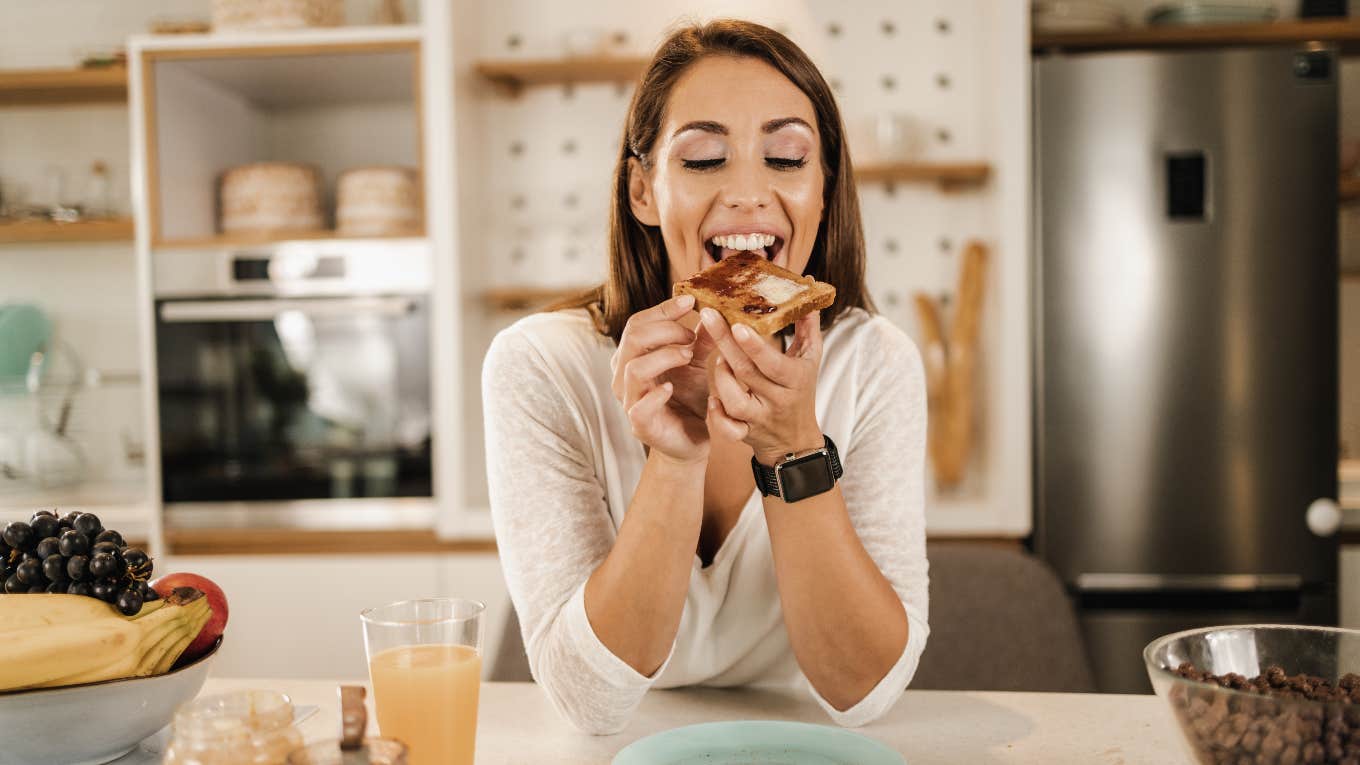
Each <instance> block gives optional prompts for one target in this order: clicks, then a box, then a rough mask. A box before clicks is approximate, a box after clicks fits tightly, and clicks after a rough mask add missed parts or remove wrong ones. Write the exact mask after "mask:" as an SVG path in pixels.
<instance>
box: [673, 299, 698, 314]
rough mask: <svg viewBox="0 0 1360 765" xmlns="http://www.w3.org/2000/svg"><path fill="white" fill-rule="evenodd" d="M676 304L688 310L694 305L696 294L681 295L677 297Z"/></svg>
mask: <svg viewBox="0 0 1360 765" xmlns="http://www.w3.org/2000/svg"><path fill="white" fill-rule="evenodd" d="M675 304H676V305H677V306H679V307H680V308H681V309H683V310H686V311H688V310H689V309H690V308H693V307H694V296H693V295H681V296H680V297H678V298H676V299H675Z"/></svg>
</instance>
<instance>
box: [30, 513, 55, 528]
mask: <svg viewBox="0 0 1360 765" xmlns="http://www.w3.org/2000/svg"><path fill="white" fill-rule="evenodd" d="M43 515H46V516H49V517H52V518H56V517H57V514H56V513H54V512H52V511H51V510H39V511H37V512H35V513H34V514H33V517H32V518H29V519H28V522H29V524H30V525H31V524H32V523H33V521H35V520H37V519H38V517H39V516H43Z"/></svg>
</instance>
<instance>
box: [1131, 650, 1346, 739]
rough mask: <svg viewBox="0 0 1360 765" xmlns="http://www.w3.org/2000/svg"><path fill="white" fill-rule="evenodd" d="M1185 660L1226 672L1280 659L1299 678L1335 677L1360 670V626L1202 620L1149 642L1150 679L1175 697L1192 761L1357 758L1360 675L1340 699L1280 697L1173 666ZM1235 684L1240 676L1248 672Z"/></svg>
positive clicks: (1251, 671) (1293, 679)
mask: <svg viewBox="0 0 1360 765" xmlns="http://www.w3.org/2000/svg"><path fill="white" fill-rule="evenodd" d="M1183 662H1190V663H1191V664H1193V665H1195V667H1196V668H1198V669H1199V670H1207V671H1209V672H1211V673H1213V674H1214V675H1218V676H1220V678H1222V677H1223V676H1225V675H1227V674H1228V673H1236V674H1238V675H1241V676H1242V678H1245V679H1254V678H1256V677H1258V676H1260V675H1262V674H1265V673H1266V671H1267V670H1268V669H1269V668H1271V667H1273V666H1279V667H1281V668H1283V670H1284V672H1285V674H1286V675H1288V677H1287V678H1286V681H1287V683H1288V684H1292V685H1294V686H1296V687H1297V686H1298V685H1299V684H1300V683H1302V682H1304V681H1303V678H1302V676H1303V675H1312V676H1320V677H1322V678H1323V679H1324V680H1326V681H1328V682H1329V683H1331V684H1332V685H1333V686H1337V685H1338V683H1339V682H1340V681H1341V678H1342V677H1343V676H1344V675H1346V674H1348V673H1360V631H1357V630H1348V629H1340V628H1336V627H1305V626H1298V625H1284V624H1253V625H1243V626H1226V627H1205V628H1202V629H1196V630H1188V631H1186V632H1177V633H1174V634H1171V635H1165V636H1163V637H1160V638H1157V639H1156V640H1154V641H1152V642H1151V643H1149V644H1148V646H1147V648H1145V649H1143V663H1144V664H1145V665H1146V667H1147V672H1148V678H1149V679H1150V680H1151V681H1152V687H1153V689H1154V690H1155V691H1156V692H1157V695H1158V696H1160V697H1161V698H1163V699H1165V700H1166V702H1167V703H1168V704H1169V705H1170V707H1171V713H1172V717H1174V718H1175V720H1176V724H1177V726H1178V727H1179V728H1180V731H1181V736H1182V738H1183V739H1184V741H1185V744H1186V746H1187V748H1188V751H1189V752H1190V756H1191V758H1192V760H1193V761H1195V762H1200V763H1238V762H1251V763H1298V764H1299V765H1303V764H1304V763H1310V764H1311V763H1351V762H1354V763H1360V678H1354V681H1355V685H1354V688H1355V691H1354V692H1353V693H1352V694H1351V695H1350V696H1349V697H1348V698H1345V699H1343V700H1338V701H1321V700H1310V699H1306V698H1283V697H1278V696H1268V695H1263V694H1260V693H1256V692H1253V691H1251V690H1243V689H1240V688H1233V687H1227V686H1226V685H1220V684H1218V683H1214V682H1201V681H1199V680H1192V679H1189V678H1185V677H1181V676H1180V675H1178V674H1177V673H1176V669H1177V667H1179V666H1180V665H1181V664H1182V663H1183ZM1223 682H1224V683H1230V682H1231V681H1228V680H1224V681H1223ZM1351 683H1352V680H1351V679H1347V680H1346V682H1345V683H1343V685H1351ZM1237 684H1238V685H1239V686H1240V685H1242V684H1243V683H1242V679H1241V678H1238V679H1237Z"/></svg>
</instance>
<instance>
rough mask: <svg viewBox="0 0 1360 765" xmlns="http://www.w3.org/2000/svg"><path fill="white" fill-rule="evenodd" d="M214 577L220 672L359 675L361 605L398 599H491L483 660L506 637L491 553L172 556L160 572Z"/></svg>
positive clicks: (490, 660)
mask: <svg viewBox="0 0 1360 765" xmlns="http://www.w3.org/2000/svg"><path fill="white" fill-rule="evenodd" d="M173 571H188V572H193V573H195V574H199V575H202V576H205V577H207V578H209V579H211V580H212V581H214V582H216V583H217V584H218V586H220V587H221V588H222V591H223V592H224V593H226V595H227V600H228V604H229V606H230V615H229V617H228V622H227V630H226V633H225V636H224V638H223V642H222V648H221V650H220V651H219V653H218V655H217V658H216V659H215V660H214V661H215V663H214V665H213V675H214V676H216V677H287V678H332V677H340V678H362V677H366V676H367V674H368V666H367V664H366V662H365V659H364V640H363V630H362V628H361V627H360V624H359V612H360V611H362V610H364V609H365V608H370V607H373V606H378V605H383V604H385V603H390V602H393V601H397V600H409V599H414V598H427V597H449V596H452V597H466V598H471V599H475V600H481V601H482V602H483V603H486V604H487V613H486V616H485V619H486V621H485V626H484V628H483V629H484V632H483V655H484V656H485V660H484V662H483V666H484V667H485V668H486V669H487V670H488V671H489V669H490V667H491V666H492V665H493V664H494V663H495V662H494V658H495V657H494V650H495V648H496V646H498V645H499V644H500V635H501V627H502V625H503V623H504V621H505V618H506V615H507V613H508V603H509V599H508V596H507V595H506V591H505V583H504V579H503V578H502V576H501V569H500V563H499V561H498V560H497V558H496V556H495V555H494V554H477V555H399V554H394V555H287V556H271V555H248V556H247V555H242V556H216V555H214V556H165V557H162V558H160V559H158V560H157V561H156V573H157V574H158V575H162V574H166V573H170V572H173Z"/></svg>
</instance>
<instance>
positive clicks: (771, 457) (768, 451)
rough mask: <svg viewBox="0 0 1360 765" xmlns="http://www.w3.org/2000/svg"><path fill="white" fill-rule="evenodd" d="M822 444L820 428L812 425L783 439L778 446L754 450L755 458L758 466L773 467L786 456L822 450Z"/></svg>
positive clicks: (823, 442) (773, 445)
mask: <svg viewBox="0 0 1360 765" xmlns="http://www.w3.org/2000/svg"><path fill="white" fill-rule="evenodd" d="M824 444H825V441H824V440H823V437H822V430H821V428H819V427H816V426H815V425H814V426H809V427H806V428H802V429H800V430H799V431H798V434H797V435H794V436H791V437H789V438H787V439H784V440H782V441H780V443H778V444H772V445H770V446H768V447H765V448H761V449H756V450H755V457H756V461H757V462H759V463H760V464H762V465H765V466H766V467H774V465H775V463H777V462H779V460H781V459H783V458H784V455H786V454H799V453H801V452H809V451H812V450H813V449H820V448H822V446H823V445H824Z"/></svg>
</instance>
